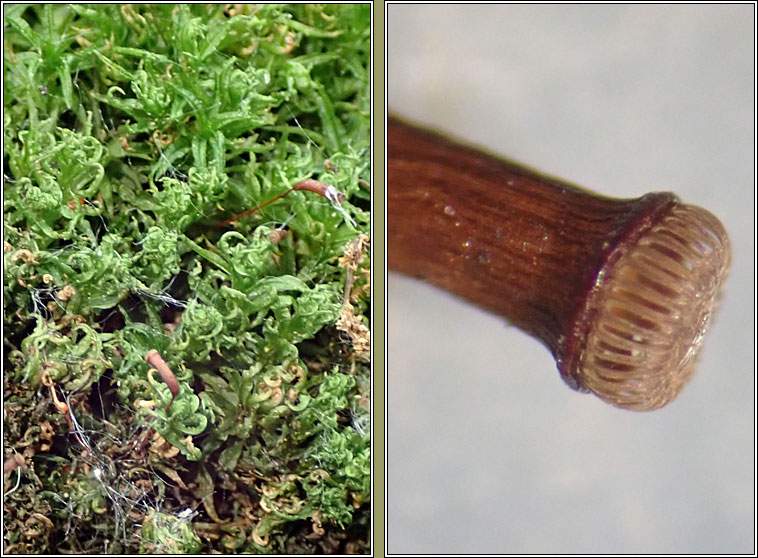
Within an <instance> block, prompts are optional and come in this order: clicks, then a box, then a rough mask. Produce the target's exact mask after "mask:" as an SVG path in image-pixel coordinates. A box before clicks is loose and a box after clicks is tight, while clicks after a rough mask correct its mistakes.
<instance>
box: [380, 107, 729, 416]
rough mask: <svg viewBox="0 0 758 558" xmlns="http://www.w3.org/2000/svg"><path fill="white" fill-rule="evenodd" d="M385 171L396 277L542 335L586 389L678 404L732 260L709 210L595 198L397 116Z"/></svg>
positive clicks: (623, 400)
mask: <svg viewBox="0 0 758 558" xmlns="http://www.w3.org/2000/svg"><path fill="white" fill-rule="evenodd" d="M387 171H388V193H387V202H388V206H387V234H388V239H387V241H388V262H389V266H390V268H391V269H395V270H397V271H400V272H403V273H407V274H409V275H412V276H415V277H419V278H422V279H425V280H427V281H429V282H430V283H432V284H434V285H437V286H439V287H441V288H444V289H446V290H448V291H451V292H453V293H455V294H457V295H459V296H461V297H463V298H466V299H468V300H469V301H471V302H473V303H475V304H477V305H479V306H481V307H483V308H485V309H487V310H490V311H492V312H495V313H497V314H500V315H502V316H504V317H506V318H507V319H508V321H510V322H511V323H512V324H514V325H516V326H518V327H519V328H521V329H523V330H524V331H526V332H527V333H529V334H531V335H533V336H534V337H536V338H538V339H540V340H541V341H542V342H543V343H544V344H545V345H546V346H547V347H548V348H549V349H550V350H551V352H552V353H553V355H554V356H555V358H556V361H557V364H558V369H559V371H560V373H561V376H562V377H563V378H564V380H566V382H567V383H568V384H569V385H570V386H572V387H573V388H575V389H579V390H583V391H592V392H594V393H595V394H597V395H598V396H599V397H601V398H602V399H603V400H605V401H607V402H609V403H611V404H613V405H616V406H619V407H625V408H629V409H635V410H647V409H653V408H657V407H660V406H662V405H664V404H666V403H667V402H668V401H670V400H672V399H673V398H674V397H676V395H677V394H678V393H679V391H680V390H681V388H682V386H683V385H684V383H685V382H686V380H687V379H688V378H689V377H690V375H691V374H692V369H693V367H692V364H693V362H694V356H695V355H696V354H697V350H698V348H699V346H700V343H701V341H702V338H703V335H704V333H705V330H706V328H707V325H708V322H709V318H710V314H711V310H712V308H713V304H714V301H715V299H716V298H717V296H718V293H719V288H720V285H721V283H722V281H723V279H724V277H725V275H726V270H727V268H728V264H729V243H728V239H727V236H726V232H725V231H724V229H723V227H722V226H721V224H720V223H719V222H718V220H717V219H716V218H715V217H713V216H712V215H711V214H710V213H708V212H707V211H705V210H703V209H700V208H697V207H694V206H689V205H685V204H682V203H681V202H680V201H679V199H678V198H677V197H676V196H675V195H673V194H670V193H652V194H647V195H644V196H642V197H640V198H637V199H625V200H624V199H614V198H609V197H606V196H601V195H597V194H594V193H592V192H590V191H588V190H585V189H582V188H580V187H577V186H575V185H573V184H570V183H567V182H565V181H562V180H558V179H555V178H552V177H549V176H545V175H542V174H540V173H537V172H535V171H533V170H531V169H528V168H526V167H524V166H522V165H519V164H517V163H513V162H510V161H507V160H504V159H500V158H497V157H493V156H491V155H488V154H486V153H484V152H482V151H481V150H477V149H473V148H471V147H467V146H464V145H461V144H459V143H456V142H454V141H451V140H449V139H447V138H444V137H442V136H440V135H438V134H435V133H433V132H429V131H426V130H422V129H419V128H416V127H414V126H411V125H408V124H405V123H403V122H401V121H398V120H396V119H393V118H390V119H389V127H388V164H387Z"/></svg>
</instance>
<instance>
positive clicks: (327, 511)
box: [3, 4, 370, 553]
mask: <svg viewBox="0 0 758 558" xmlns="http://www.w3.org/2000/svg"><path fill="white" fill-rule="evenodd" d="M4 25H5V29H6V33H5V49H4V56H5V74H4V80H5V96H4V103H5V104H4V119H5V120H4V126H3V130H4V140H5V143H4V145H5V152H4V190H5V196H4V223H3V231H4V245H3V246H4V276H3V280H4V281H3V292H4V320H5V321H4V324H5V330H4V331H5V333H4V344H5V354H6V359H5V372H4V393H5V409H6V429H5V433H6V434H5V440H4V443H5V458H6V459H8V458H13V456H14V455H19V456H23V458H24V459H23V461H24V465H22V466H20V467H17V468H15V469H14V470H12V471H11V472H10V473H9V474H8V475H7V476H6V482H8V483H11V484H12V485H13V486H14V487H15V488H14V489H13V490H12V491H11V492H9V493H8V494H7V495H6V499H5V503H6V506H5V525H6V529H5V536H6V545H7V546H6V551H8V552H35V553H53V552H61V551H65V552H97V553H106V552H121V553H134V552H161V551H169V552H202V553H209V552H240V553H244V552H335V551H351V552H355V551H366V550H367V549H368V548H369V546H368V545H369V541H368V533H369V505H370V504H369V486H370V459H369V434H368V432H367V430H368V428H367V423H368V401H369V399H370V393H369V385H370V379H369V362H368V355H367V351H366V349H365V347H366V344H367V340H366V338H365V336H366V335H367V332H368V328H369V327H370V324H369V320H368V312H369V305H370V288H369V269H370V267H369V266H370V258H369V244H368V242H369V237H368V235H369V232H370V214H369V212H368V210H369V207H370V193H369V191H368V189H367V188H365V187H364V185H365V184H366V183H367V181H369V180H370V167H369V164H370V143H369V141H370V140H369V131H370V82H369V76H370V71H369V68H370V65H369V52H370V42H369V41H370V7H369V6H368V5H273V4H270V5H256V6H254V5H238V4H235V5H221V4H217V5H214V4H210V5H207V4H202V5H201V4H192V5H166V4H160V5H159V4H156V5H150V4H141V5H117V4H110V5H76V4H65V5H64V4H56V5H53V4H47V5H21V4H17V5H8V6H5V7H4ZM306 179H314V180H317V181H319V182H321V183H323V184H326V185H329V186H332V187H333V188H335V189H336V190H337V191H338V192H340V193H341V194H344V198H342V197H341V196H340V197H336V196H331V197H330V198H325V197H322V196H320V195H318V194H317V193H314V192H312V191H307V190H293V191H291V192H289V193H288V194H287V195H286V196H283V197H281V198H280V199H277V200H275V201H273V202H272V203H270V204H268V205H265V206H264V207H262V208H261V209H260V210H258V211H255V212H253V213H252V214H249V215H246V216H244V217H242V218H240V219H238V220H235V221H234V222H232V223H230V224H228V225H225V226H219V224H220V223H223V222H224V221H226V220H228V219H229V218H231V217H233V216H235V215H238V214H241V213H243V212H245V211H246V210H248V209H250V208H252V207H254V206H258V205H261V204H264V203H265V202H266V201H268V200H271V199H273V198H275V197H277V196H279V195H280V194H282V193H284V192H287V191H288V190H289V189H290V188H292V186H293V185H295V184H297V183H298V182H300V181H303V180H306ZM151 349H155V350H157V351H159V353H160V354H161V356H162V357H163V358H164V359H165V361H166V362H167V363H168V365H169V366H170V368H171V370H172V373H173V374H175V375H176V378H177V380H178V382H179V385H180V389H179V392H178V394H177V395H176V398H175V399H174V397H173V394H172V393H171V391H170V390H169V388H168V386H167V385H165V384H164V383H163V382H162V381H161V379H160V377H159V376H158V375H154V373H153V372H151V371H150V370H149V365H148V364H147V363H146V362H145V355H146V353H147V352H148V351H149V350H151ZM54 399H57V400H58V401H59V405H58V407H62V408H63V409H65V411H63V412H59V411H56V407H55V406H54V405H52V404H51V403H52V402H53V400H54ZM40 424H44V425H45V427H44V428H41V427H40V426H39V425H40ZM188 510H189V511H188ZM140 526H141V527H140ZM161 533H162V534H161ZM165 533H170V536H168V535H166V534H165Z"/></svg>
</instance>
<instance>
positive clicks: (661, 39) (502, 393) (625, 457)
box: [387, 5, 755, 553]
mask: <svg viewBox="0 0 758 558" xmlns="http://www.w3.org/2000/svg"><path fill="white" fill-rule="evenodd" d="M753 10H754V8H753V6H752V5H736V6H705V5H694V6H660V5H637V6H621V5H615V6H591V5H582V6H560V5H557V6H555V5H554V6H539V5H521V6H517V5H479V6H454V5H446V6H414V5H390V6H389V7H388V17H387V26H388V41H387V44H388V105H389V108H390V110H391V111H394V112H396V113H398V114H401V115H403V116H406V117H409V118H413V119H415V120H417V121H419V122H422V123H426V124H430V125H434V126H435V127H437V128H439V129H441V130H444V131H446V132H448V133H452V134H454V135H456V136H457V137H459V138H463V139H466V140H468V141H471V142H474V143H477V144H480V145H484V146H486V147H487V148H488V149H489V150H491V151H493V152H497V153H501V154H503V155H507V156H509V157H512V158H514V159H516V160H520V161H522V162H524V163H526V164H529V165H531V166H534V167H536V168H538V169H541V170H543V171H545V172H548V173H551V174H554V175H557V176H561V177H563V178H566V179H568V180H571V181H573V182H576V183H579V184H582V185H584V186H586V187H588V188H591V189H594V190H596V191H600V192H603V193H606V194H611V195H616V196H620V197H635V196H638V195H641V194H643V193H645V192H648V191H654V190H670V191H673V192H676V193H678V194H679V195H680V196H681V197H682V199H684V200H685V201H687V202H688V203H694V204H697V205H702V206H703V207H706V208H708V209H709V210H710V211H712V212H713V213H714V214H716V215H717V216H718V217H719V218H720V219H721V220H722V221H723V222H724V223H725V225H726V227H727V229H728V231H729V234H730V236H731V240H732V244H733V258H734V262H733V266H732V272H731V276H730V278H729V280H728V282H727V284H726V293H725V296H724V299H723V301H722V307H721V309H720V312H719V313H718V315H717V316H716V320H715V323H714V325H713V327H712V328H711V331H710V332H709V334H708V336H707V337H706V340H705V344H704V349H703V351H702V353H701V358H700V363H699V367H698V370H697V372H696V375H695V377H694V379H693V380H692V381H691V383H690V384H689V385H688V386H687V388H686V389H685V390H684V392H683V394H682V395H681V396H680V397H679V399H677V400H676V401H675V402H674V403H672V404H671V405H669V406H668V407H666V408H664V409H661V410H659V411H655V412H652V413H647V414H645V413H643V414H640V413H633V412H628V411H620V410H617V409H614V408H612V407H610V406H608V405H606V404H604V403H602V402H601V401H600V400H599V399H597V398H595V397H593V396H590V395H582V394H578V393H575V392H573V391H571V390H570V389H569V388H568V387H567V386H565V385H564V384H563V382H562V381H561V379H560V377H559V375H558V372H557V370H556V367H555V363H554V362H553V359H552V357H551V356H550V354H549V352H548V351H547V349H545V348H544V347H543V346H541V345H540V344H539V343H538V342H537V341H535V340H533V339H531V338H530V337H527V336H526V335H524V334H522V333H521V332H519V331H518V330H516V329H515V328H512V327H509V326H507V324H505V323H504V322H503V320H502V319H500V318H497V317H494V316H492V315H488V314H486V313H484V312H482V311H480V310H477V309H476V308H472V307H470V306H468V305H466V304H464V303H462V302H460V301H459V300H457V299H455V298H453V297H452V296H450V295H448V294H446V293H443V292H441V291H438V290H435V289H434V288H432V287H429V286H426V285H424V284H422V283H419V282H416V281H413V280H410V279H407V278H405V277H402V276H400V275H397V274H392V273H390V276H389V281H388V307H389V315H388V322H387V323H388V338H387V342H388V391H387V396H388V435H387V436H388V454H387V456H388V457H387V460H388V479H387V486H388V500H387V506H388V509H387V514H388V524H387V536H388V551H389V552H391V553H400V552H430V553H432V552H546V553H547V552H550V553H552V552H573V553H580V552H581V553H585V552H586V553H591V552H598V553H605V552H608V553H611V552H627V553H636V552H640V553H658V552H661V553H667V552H677V553H689V552H705V553H710V552H714V553H715V552H721V553H752V552H755V548H754V544H753V540H754V528H755V513H754V512H755V468H754V467H755V463H754V451H755V448H754V440H755V430H754V429H755V420H754V417H755V414H754V413H755V361H754V334H755V331H754V324H755V316H754V305H755V291H754V275H753V269H754V265H755V261H754V251H755V244H754V241H755V233H754V227H755V224H754V204H755V190H754V188H755V184H754V178H753V164H754V163H753V161H754V153H755V151H754V149H755V146H754V141H753V140H754V126H753V123H754V119H755V115H754V111H753V106H754V90H753V83H754V79H755V78H754V71H753V68H754V64H755V61H754V58H753V44H754V40H755V39H754V35H753V19H754V15H753ZM388 219H390V220H391V219H392V216H391V215H389V216H388Z"/></svg>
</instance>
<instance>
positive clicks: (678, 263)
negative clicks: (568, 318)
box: [573, 205, 730, 411]
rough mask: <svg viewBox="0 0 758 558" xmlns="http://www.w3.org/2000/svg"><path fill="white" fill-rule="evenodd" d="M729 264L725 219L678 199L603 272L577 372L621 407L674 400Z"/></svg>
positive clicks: (689, 373) (692, 364)
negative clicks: (722, 221)
mask: <svg viewBox="0 0 758 558" xmlns="http://www.w3.org/2000/svg"><path fill="white" fill-rule="evenodd" d="M729 263H730V247H729V239H728V237H727V234H726V231H725V230H724V227H723V225H722V224H721V223H720V222H719V220H718V219H717V218H716V217H714V216H713V215H712V214H711V213H709V212H708V211H706V210H704V209H701V208H699V207H695V206H691V205H675V206H674V207H673V208H672V209H671V211H670V212H668V213H667V214H666V215H665V216H664V217H662V218H661V219H660V220H659V222H658V223H656V224H655V225H653V226H652V227H651V228H650V229H649V230H648V231H647V232H646V233H645V234H643V236H642V237H641V238H640V239H639V240H638V242H637V243H636V244H635V245H634V246H632V247H629V248H628V249H627V251H626V253H624V254H623V255H622V256H621V257H620V258H619V260H618V261H617V262H616V264H615V265H614V266H613V267H612V269H609V270H607V273H606V274H605V276H604V277H602V278H601V279H599V281H602V283H601V284H600V285H599V292H598V293H597V298H596V299H595V302H596V304H595V314H594V319H593V320H592V324H591V326H590V327H589V329H588V333H587V337H586V340H585V343H584V348H583V349H582V351H581V353H580V355H579V359H578V362H577V366H576V368H575V370H574V372H573V374H574V379H575V380H576V381H577V382H578V383H579V385H581V386H582V387H584V388H586V389H588V390H590V391H592V392H594V393H595V394H596V395H597V396H598V397H600V398H601V399H602V400H604V401H606V402H607V403H610V404H611V405H614V406H616V407H621V408H625V409H631V410H636V411H647V410H653V409H657V408H659V407H662V406H664V405H666V404H667V403H669V402H670V401H672V400H673V399H674V398H676V396H677V395H678V394H679V393H680V392H681V390H682V388H683V387H684V385H685V384H686V383H687V381H688V380H689V379H690V378H691V377H692V374H693V372H694V369H695V361H696V357H697V355H698V352H699V350H700V347H701V344H702V341H703V337H704V335H705V332H706V331H707V329H708V326H709V324H710V321H711V316H712V313H713V310H714V307H715V305H716V302H717V300H718V298H719V296H720V292H721V285H722V283H723V281H724V279H725V278H726V275H727V271H728V268H729Z"/></svg>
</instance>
